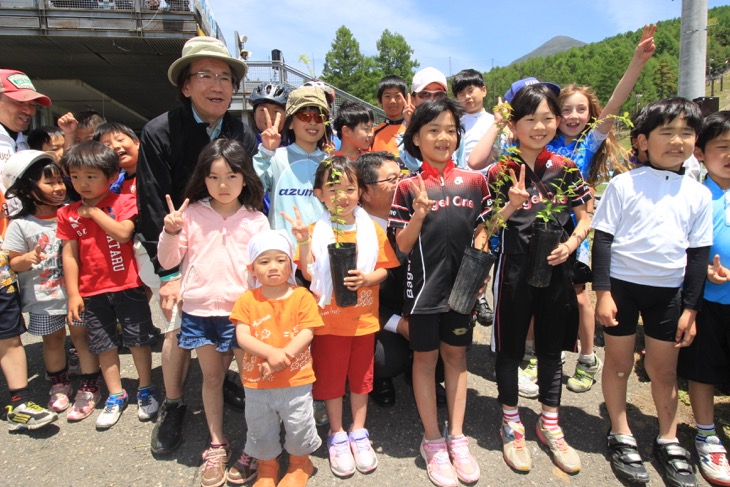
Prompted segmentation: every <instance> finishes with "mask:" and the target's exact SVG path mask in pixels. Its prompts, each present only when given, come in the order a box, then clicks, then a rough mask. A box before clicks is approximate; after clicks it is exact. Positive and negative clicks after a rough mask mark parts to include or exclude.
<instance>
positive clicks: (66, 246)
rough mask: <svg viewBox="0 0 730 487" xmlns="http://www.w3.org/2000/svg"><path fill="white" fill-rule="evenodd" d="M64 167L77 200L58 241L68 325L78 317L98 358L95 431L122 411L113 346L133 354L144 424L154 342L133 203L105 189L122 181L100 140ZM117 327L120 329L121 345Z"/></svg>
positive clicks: (152, 403)
mask: <svg viewBox="0 0 730 487" xmlns="http://www.w3.org/2000/svg"><path fill="white" fill-rule="evenodd" d="M63 164H64V169H65V170H66V172H67V174H69V176H70V177H71V182H72V184H73V186H74V189H75V190H76V191H77V192H78V193H79V195H81V198H82V199H81V201H78V202H76V203H73V204H71V205H68V206H65V207H63V208H61V209H59V210H58V229H57V236H58V238H59V239H61V240H63V251H62V252H63V274H64V280H65V282H66V290H67V293H68V310H69V311H68V313H69V321H71V320H72V319H76V320H78V321H82V320H81V317H82V314H83V318H84V319H83V321H84V322H85V323H86V325H87V326H88V328H89V351H90V352H91V353H93V354H96V355H98V356H99V363H100V365H101V372H102V375H103V376H104V381H105V382H106V385H107V389H108V390H109V398H108V399H107V401H106V406H105V408H104V410H103V411H102V412H101V414H100V415H99V417H98V418H97V421H96V427H97V429H108V428H111V427H112V426H113V425H114V424H116V422H117V421H118V420H119V417H120V416H121V414H122V410H123V409H124V408H125V407H126V405H127V392H126V391H125V390H124V389H122V382H121V376H120V373H119V353H118V347H119V346H120V345H122V344H123V345H124V346H127V347H129V349H130V351H131V352H132V357H133V359H134V364H135V367H136V368H137V373H138V375H139V387H138V389H137V403H138V406H139V409H138V411H137V416H138V417H139V419H140V420H141V421H145V420H148V419H152V418H153V417H155V416H156V414H157V410H158V402H157V399H156V398H155V387H154V385H152V353H151V350H150V343H152V342H153V340H154V338H155V337H154V334H153V332H152V331H153V327H152V317H151V314H150V308H149V306H148V305H147V297H146V295H145V291H144V287H143V286H142V282H141V281H140V278H139V275H138V271H137V264H136V262H135V259H134V249H133V243H132V237H133V235H134V221H135V219H136V217H137V203H136V199H135V197H134V196H133V195H126V194H125V195H118V194H115V193H112V192H111V190H110V189H109V186H110V185H111V183H113V182H114V181H116V180H117V178H118V177H119V159H118V157H117V154H116V153H115V152H114V151H113V150H111V149H110V148H108V147H106V146H104V145H103V144H101V143H99V142H96V141H87V142H81V143H80V144H77V145H75V146H74V147H72V148H71V149H70V150H69V151H68V152H67V154H66V156H64V160H63ZM117 321H118V322H119V323H121V325H122V334H121V335H122V337H121V340H120V337H119V334H118V332H117Z"/></svg>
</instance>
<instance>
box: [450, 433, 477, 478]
mask: <svg viewBox="0 0 730 487" xmlns="http://www.w3.org/2000/svg"><path fill="white" fill-rule="evenodd" d="M446 446H447V447H448V449H449V457H450V458H451V463H452V464H453V465H454V470H456V476H457V477H459V480H461V481H462V482H464V483H465V484H473V483H474V482H476V481H477V480H479V477H480V476H481V471H480V470H479V464H478V463H477V460H476V458H474V455H472V454H471V451H470V450H469V439H468V438H467V437H466V436H464V435H461V436H447V437H446Z"/></svg>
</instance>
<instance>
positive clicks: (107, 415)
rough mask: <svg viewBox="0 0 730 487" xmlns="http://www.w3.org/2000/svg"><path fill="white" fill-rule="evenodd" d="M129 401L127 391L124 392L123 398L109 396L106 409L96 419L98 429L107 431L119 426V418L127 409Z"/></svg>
mask: <svg viewBox="0 0 730 487" xmlns="http://www.w3.org/2000/svg"><path fill="white" fill-rule="evenodd" d="M128 399H129V398H128V396H127V391H123V394H122V396H121V397H112V396H109V397H108V398H107V400H106V405H105V406H104V409H103V410H102V412H101V414H99V417H98V418H96V429H100V430H106V429H109V428H111V427H112V426H114V425H115V424H117V421H119V417H120V416H121V415H122V411H124V408H126V407H127V400H128Z"/></svg>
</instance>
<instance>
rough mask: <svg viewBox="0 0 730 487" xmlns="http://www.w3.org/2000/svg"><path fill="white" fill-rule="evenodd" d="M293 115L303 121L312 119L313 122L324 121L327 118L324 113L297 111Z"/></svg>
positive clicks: (306, 121) (309, 121)
mask: <svg viewBox="0 0 730 487" xmlns="http://www.w3.org/2000/svg"><path fill="white" fill-rule="evenodd" d="M294 116H295V117H297V118H298V119H299V120H301V121H302V122H305V123H312V121H314V123H324V121H325V120H327V115H325V114H324V113H314V112H297V113H296V114H295V115H294Z"/></svg>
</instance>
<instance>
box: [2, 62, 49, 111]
mask: <svg viewBox="0 0 730 487" xmlns="http://www.w3.org/2000/svg"><path fill="white" fill-rule="evenodd" d="M0 83H1V85H0V93H2V94H3V95H6V96H8V97H10V98H12V99H13V100H15V101H21V102H26V101H35V102H36V103H38V104H39V105H43V106H44V107H48V106H51V99H50V98H48V97H47V96H46V95H43V94H41V93H38V92H37V91H36V90H35V86H33V83H31V81H30V78H28V75H27V74H25V73H23V72H22V71H16V70H14V69H0Z"/></svg>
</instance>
